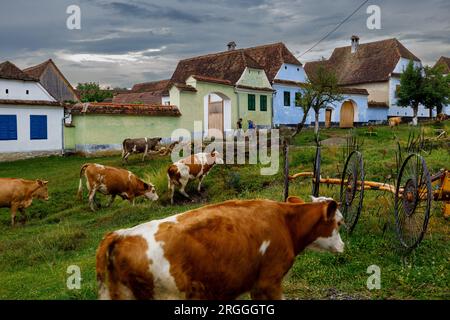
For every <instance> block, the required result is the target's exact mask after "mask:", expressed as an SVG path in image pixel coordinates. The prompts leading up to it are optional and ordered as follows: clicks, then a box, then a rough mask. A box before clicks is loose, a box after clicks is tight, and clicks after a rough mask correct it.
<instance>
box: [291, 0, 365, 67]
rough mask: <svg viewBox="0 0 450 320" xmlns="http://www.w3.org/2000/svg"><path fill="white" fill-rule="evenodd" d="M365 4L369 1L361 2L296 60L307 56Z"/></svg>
mask: <svg viewBox="0 0 450 320" xmlns="http://www.w3.org/2000/svg"><path fill="white" fill-rule="evenodd" d="M367 2H369V0H365V1H363V3H361V4H360V5H359V6H358V7H357V8H356V9H355V10H354V11H353V12H352V13H351V14H350V15H349V16H347V17H346V18H345V19H344V20H342V21H341V22H340V23H339V24H338V25H337V26H336V27H334V28H333V30H331V31H330V32H328V33H327V34H326V35H325V36H323V37H322V38H321V39H320V40H319V41H317V42H316V43H315V44H314V45H313V46H312V47H311V48H309V49H308V50H306V51H305V52H303V53H302V54H301V55H300V56H299V57H298V58H301V57H302V56H304V55H305V54H307V53H308V52H310V51H311V50H312V49H314V48H315V47H316V46H317V45H318V44H319V43H321V42H322V41H323V40H325V39H326V38H328V37H329V36H330V35H331V34H332V33H333V32H335V31H336V30H337V29H339V28H340V27H341V26H342V25H343V24H344V23H346V22H347V21H348V19H350V18H351V17H352V16H353V15H354V14H355V13H356V12H358V11H359V9H361V8H362V7H363V6H364V5H365V4H366V3H367Z"/></svg>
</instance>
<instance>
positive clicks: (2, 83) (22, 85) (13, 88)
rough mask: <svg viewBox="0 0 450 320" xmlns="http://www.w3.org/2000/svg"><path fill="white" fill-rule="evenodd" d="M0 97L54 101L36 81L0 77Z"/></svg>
mask: <svg viewBox="0 0 450 320" xmlns="http://www.w3.org/2000/svg"><path fill="white" fill-rule="evenodd" d="M6 89H8V93H6ZM26 90H28V94H26ZM0 99H10V100H43V101H55V99H53V98H52V96H51V95H49V94H48V92H47V91H46V90H45V89H44V88H43V87H42V86H41V85H40V84H39V83H38V82H34V81H22V80H6V79H0Z"/></svg>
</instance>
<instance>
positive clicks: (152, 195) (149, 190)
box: [143, 182, 159, 201]
mask: <svg viewBox="0 0 450 320" xmlns="http://www.w3.org/2000/svg"><path fill="white" fill-rule="evenodd" d="M143 187H144V191H143V193H144V195H145V196H146V197H147V199H149V200H152V201H156V200H158V198H159V197H158V194H157V193H156V189H155V186H154V185H153V184H151V183H146V182H143Z"/></svg>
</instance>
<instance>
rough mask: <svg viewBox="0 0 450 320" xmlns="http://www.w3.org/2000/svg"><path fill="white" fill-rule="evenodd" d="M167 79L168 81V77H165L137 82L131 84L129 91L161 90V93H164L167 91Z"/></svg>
mask: <svg viewBox="0 0 450 320" xmlns="http://www.w3.org/2000/svg"><path fill="white" fill-rule="evenodd" d="M169 81H170V80H169V79H166V80H160V81H152V82H143V83H137V84H135V85H134V86H133V88H132V89H131V91H133V92H149V91H161V93H164V92H165V91H167V87H168V85H169Z"/></svg>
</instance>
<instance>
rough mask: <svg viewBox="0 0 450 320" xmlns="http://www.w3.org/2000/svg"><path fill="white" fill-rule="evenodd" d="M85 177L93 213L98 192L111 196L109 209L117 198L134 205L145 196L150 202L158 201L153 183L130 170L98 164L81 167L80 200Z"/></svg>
mask: <svg viewBox="0 0 450 320" xmlns="http://www.w3.org/2000/svg"><path fill="white" fill-rule="evenodd" d="M83 175H84V176H85V177H86V186H87V189H88V191H89V206H90V208H91V210H92V211H95V204H96V203H95V193H96V192H97V191H99V192H100V193H102V194H104V195H110V196H111V198H110V200H109V202H108V204H107V206H108V207H109V206H110V205H111V204H112V203H113V201H114V199H115V198H116V196H119V197H121V198H122V199H123V200H129V201H130V202H132V203H133V205H134V200H135V198H136V197H139V196H143V195H145V196H146V197H147V198H148V199H150V200H153V201H156V200H158V195H157V194H156V190H155V187H154V186H153V185H152V184H151V183H146V182H144V181H142V180H140V179H139V178H138V177H136V176H135V175H134V174H133V173H132V172H130V171H128V170H124V169H119V168H114V167H109V166H104V165H101V164H96V163H86V164H84V165H83V166H82V167H81V170H80V184H79V186H78V198H79V199H81V198H82V195H83V181H82V180H83Z"/></svg>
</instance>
